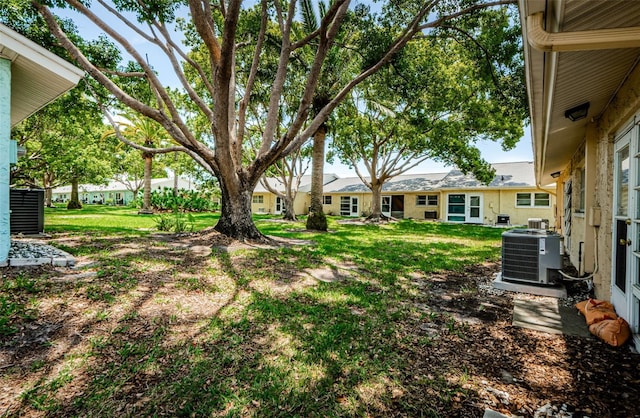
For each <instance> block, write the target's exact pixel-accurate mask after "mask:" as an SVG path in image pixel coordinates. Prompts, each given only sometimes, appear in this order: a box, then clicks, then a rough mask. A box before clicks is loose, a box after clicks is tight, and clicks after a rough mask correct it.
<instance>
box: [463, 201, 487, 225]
mask: <svg viewBox="0 0 640 418" xmlns="http://www.w3.org/2000/svg"><path fill="white" fill-rule="evenodd" d="M467 198H468V204H467V207H466V215H467V222H469V223H474V224H481V223H482V220H483V219H482V195H481V194H469V195H467Z"/></svg>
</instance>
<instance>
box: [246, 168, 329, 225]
mask: <svg viewBox="0 0 640 418" xmlns="http://www.w3.org/2000/svg"><path fill="white" fill-rule="evenodd" d="M337 178H338V176H336V175H335V174H325V175H324V178H323V184H327V183H330V182H332V181H334V180H335V179H337ZM265 181H267V184H268V185H269V187H270V188H271V189H273V190H275V191H278V192H279V193H282V194H285V185H284V183H283V182H282V181H281V180H280V179H278V178H275V177H267V178H266V179H265ZM310 191H311V176H310V175H304V176H302V177H301V178H300V187H298V193H297V194H296V197H295V199H294V201H293V207H294V208H295V213H296V215H304V214H307V213H309V206H310V205H311V198H310V197H309V192H310ZM283 210H284V201H283V200H282V198H281V197H279V196H277V195H276V194H275V193H272V192H271V191H270V190H269V189H268V188H267V187H265V185H264V184H263V183H262V181H260V182H258V185H257V186H256V187H255V189H254V190H253V197H252V200H251V212H252V213H258V214H266V213H272V214H280V213H282V212H283Z"/></svg>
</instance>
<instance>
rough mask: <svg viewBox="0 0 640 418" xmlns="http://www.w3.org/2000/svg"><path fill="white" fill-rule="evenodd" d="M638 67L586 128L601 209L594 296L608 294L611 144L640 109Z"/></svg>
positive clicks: (606, 297)
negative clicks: (595, 157) (591, 124)
mask: <svg viewBox="0 0 640 418" xmlns="http://www.w3.org/2000/svg"><path fill="white" fill-rule="evenodd" d="M639 87H640V67H639V66H636V68H635V69H634V70H633V71H632V72H631V74H630V76H629V78H628V79H627V80H626V81H625V82H624V84H623V85H622V87H621V89H620V90H619V91H618V93H617V95H616V98H615V99H614V100H613V101H612V102H611V104H610V105H609V107H608V108H607V110H606V111H605V112H604V114H603V115H602V117H601V118H600V119H599V120H597V121H596V124H595V125H594V126H591V127H590V129H589V131H588V142H591V143H593V145H594V148H595V152H596V156H597V159H596V163H595V165H596V181H595V199H594V204H596V205H598V207H600V209H601V219H600V220H601V222H600V227H599V228H598V231H597V236H596V239H597V241H598V248H597V259H598V272H597V274H596V275H595V276H594V286H595V291H596V296H597V297H602V298H604V299H609V298H610V297H611V288H610V286H611V271H612V260H611V254H612V250H613V249H612V242H613V241H612V235H613V215H614V213H613V209H614V207H613V206H614V204H613V188H614V186H613V173H614V170H615V168H614V166H613V155H614V150H613V145H614V140H615V134H616V133H617V131H618V130H620V129H622V128H623V127H624V126H625V124H627V123H628V122H629V121H630V120H631V118H632V117H633V116H634V114H635V113H636V112H638V110H640V88H639Z"/></svg>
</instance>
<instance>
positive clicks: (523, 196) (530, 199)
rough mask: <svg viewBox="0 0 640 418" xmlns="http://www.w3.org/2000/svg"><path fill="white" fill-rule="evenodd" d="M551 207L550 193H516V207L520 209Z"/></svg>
mask: <svg viewBox="0 0 640 418" xmlns="http://www.w3.org/2000/svg"><path fill="white" fill-rule="evenodd" d="M549 206H551V197H550V195H549V193H516V207H518V208H524V207H528V208H531V207H533V208H548V207H549Z"/></svg>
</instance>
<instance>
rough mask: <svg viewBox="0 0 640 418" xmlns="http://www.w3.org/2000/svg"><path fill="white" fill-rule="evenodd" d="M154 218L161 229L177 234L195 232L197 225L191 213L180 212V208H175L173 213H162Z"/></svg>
mask: <svg viewBox="0 0 640 418" xmlns="http://www.w3.org/2000/svg"><path fill="white" fill-rule="evenodd" d="M154 220H155V222H156V228H158V230H159V231H168V232H174V233H176V234H179V233H183V232H193V230H194V227H195V219H194V218H193V216H191V214H190V213H187V214H185V213H184V212H180V210H178V208H174V210H173V212H172V213H163V214H160V215H158V216H157V217H156V218H155V219H154Z"/></svg>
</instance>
